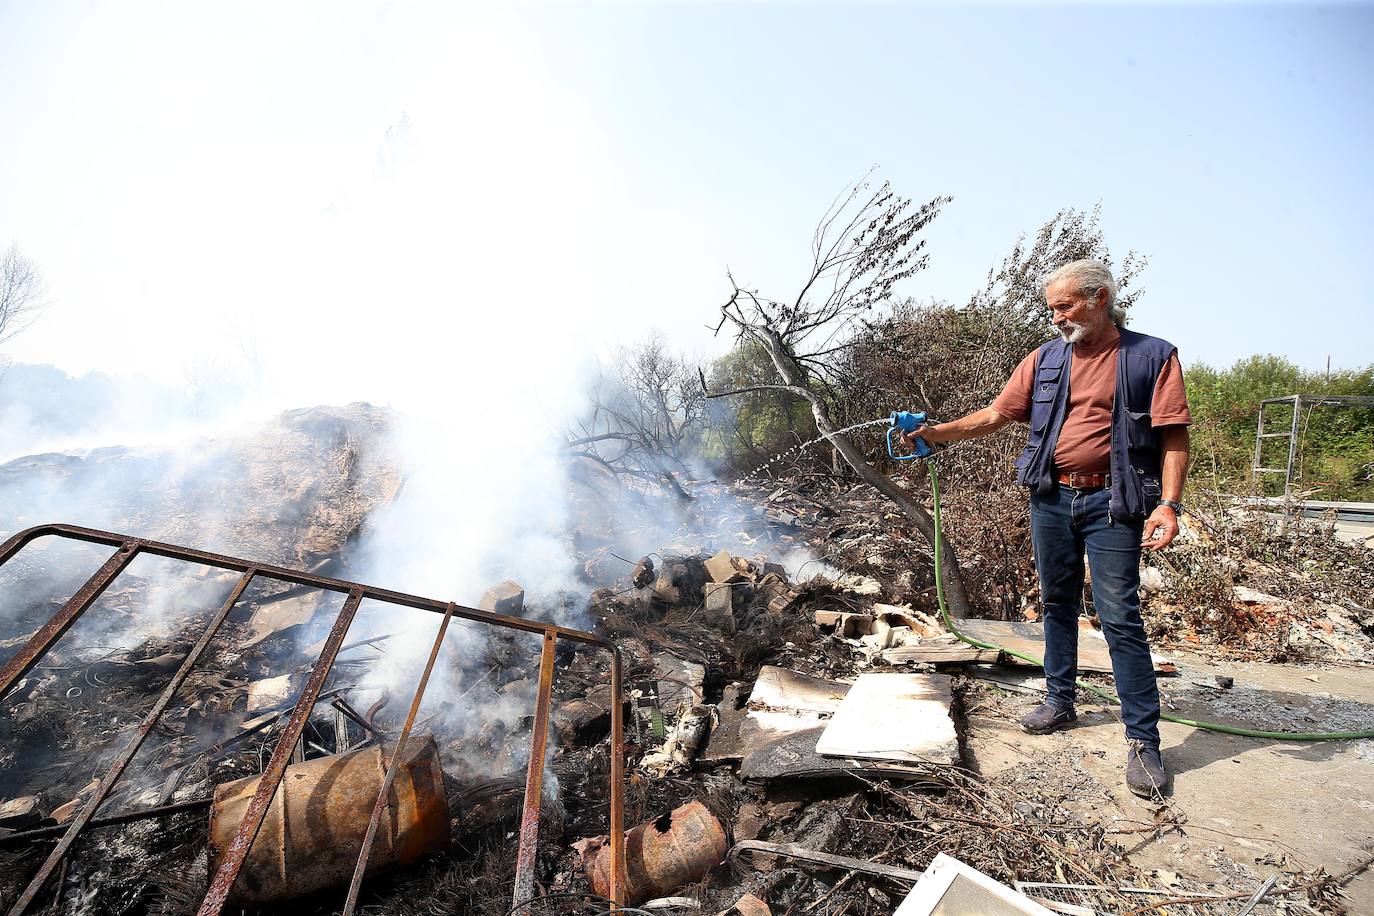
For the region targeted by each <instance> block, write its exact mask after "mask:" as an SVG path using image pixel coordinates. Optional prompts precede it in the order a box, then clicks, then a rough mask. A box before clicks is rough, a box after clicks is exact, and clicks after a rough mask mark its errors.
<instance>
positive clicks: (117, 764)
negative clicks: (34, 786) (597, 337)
mask: <svg viewBox="0 0 1374 916" xmlns="http://www.w3.org/2000/svg"><path fill="white" fill-rule="evenodd" d="M253 575H254V570H252V569H250V570H248V571H247V572H245V573H244V574H243V576H242V577H241V578H240V579H239V583H238V585H236V586H234V590H233V591H232V592H231V593H230V594H229V597H228V599H226V600H225V602H224V604H223V605H221V606H220V609H219V611H218V613H216V614H215V616H214V619H212V620H211V621H210V624H209V626H207V627H206V628H205V632H204V633H202V634H200V639H198V640H196V644H195V645H194V646H192V647H191V651H190V653H189V654H188V655H187V656H186V659H185V661H183V662H182V663H181V667H180V668H178V669H177V672H176V674H174V675H172V679H171V680H170V681H168V682H167V686H166V687H165V688H163V691H162V694H161V696H159V697H158V698H157V702H155V703H154V704H153V708H152V709H150V710H148V714H147V715H146V716H144V717H143V724H141V725H140V726H139V727H138V732H137V733H136V734H135V735H134V737H133V739H132V740H131V741H130V742H129V743H128V744H126V745H125V746H124V750H122V751H120V752H119V756H118V757H116V758H115V760H114V762H113V763H112V764H110V768H109V769H108V770H106V771H105V775H104V777H103V778H101V780H100V784H99V785H98V786H96V789H95V794H94V795H92V796H91V799H90V801H88V802H86V804H85V805H84V806H83V807H82V809H81V811H80V813H78V814H77V816H76V817H74V818H72V822H71V825H70V826H68V827H67V832H66V833H65V834H64V835H63V836H62V839H61V840H60V841H59V842H58V844H57V846H56V847H55V848H54V849H53V851H52V852H50V853H49V854H48V858H47V860H46V861H44V862H43V864H42V865H41V866H40V867H39V869H38V872H37V873H36V874H35V875H34V876H33V880H31V881H30V882H29V885H28V887H26V888H24V892H23V893H22V894H20V895H19V899H18V900H16V901H15V902H14V906H12V907H10V911H9V916H22V914H23V913H24V912H25V911H26V910H27V909H28V908H29V905H30V904H32V903H33V898H34V897H36V896H38V892H39V891H41V890H42V889H43V885H45V884H47V883H48V879H49V878H51V877H52V873H53V872H54V871H56V870H57V866H58V865H60V864H61V863H62V859H63V858H65V857H66V855H67V850H69V849H71V847H72V844H73V843H75V842H76V838H77V837H78V836H80V834H81V831H82V830H85V829H86V824H87V823H89V822H90V820H91V818H92V817H93V816H94V815H95V810H96V809H97V808H99V807H100V806H101V804H103V803H104V801H105V799H106V797H107V796H108V795H109V794H110V790H111V789H112V788H114V784H115V783H116V782H118V781H119V777H121V776H123V775H124V770H125V768H126V767H128V765H129V763H130V762H131V761H132V760H133V759H134V755H136V754H137V753H138V749H139V748H141V747H142V746H143V742H144V741H145V740H147V738H148V734H149V733H150V732H151V731H152V730H153V726H154V725H156V724H157V720H158V719H160V718H162V714H163V713H164V712H165V711H166V710H167V707H168V706H169V705H170V704H171V702H172V698H173V697H175V696H176V693H177V691H178V690H180V689H181V685H182V684H184V683H185V682H186V678H187V676H188V675H189V674H190V673H191V669H192V668H194V667H195V666H196V663H197V662H199V661H200V656H201V654H202V653H204V652H205V649H206V647H207V646H209V645H210V640H212V639H213V638H214V636H215V634H216V633H217V632H219V628H220V625H221V624H223V623H224V619H225V618H226V617H228V616H229V612H230V611H232V610H233V609H234V605H235V604H237V603H238V600H239V598H241V597H243V590H244V589H246V588H247V587H248V583H249V582H252V581H253Z"/></svg>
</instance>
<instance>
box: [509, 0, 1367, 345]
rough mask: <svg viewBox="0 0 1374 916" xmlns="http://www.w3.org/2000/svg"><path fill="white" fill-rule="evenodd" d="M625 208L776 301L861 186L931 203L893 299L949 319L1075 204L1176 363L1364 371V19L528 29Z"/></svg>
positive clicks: (1198, 14) (1286, 11)
mask: <svg viewBox="0 0 1374 916" xmlns="http://www.w3.org/2000/svg"><path fill="white" fill-rule="evenodd" d="M530 18H531V22H532V23H534V24H535V28H536V29H537V30H538V31H539V34H540V36H541V39H542V42H543V47H544V48H545V49H546V51H547V53H548V54H549V56H550V58H551V59H552V60H556V61H557V62H558V69H560V70H561V71H562V72H564V73H565V74H567V75H568V79H569V80H570V82H571V83H572V84H573V85H574V86H576V87H577V89H578V91H579V92H580V93H581V94H582V95H583V96H584V97H586V98H588V99H592V100H595V102H594V109H593V110H594V113H595V115H596V116H597V117H598V118H599V119H601V120H602V121H603V123H604V124H605V125H606V128H607V130H608V131H609V132H611V133H612V134H613V136H614V137H615V138H616V142H617V144H618V145H620V146H622V147H623V148H625V149H627V150H633V151H634V155H633V162H634V164H635V173H634V176H633V179H632V180H633V181H635V183H636V184H637V185H638V193H640V194H642V195H644V196H646V197H655V196H671V197H672V198H674V199H679V200H681V199H684V198H686V199H696V200H698V201H709V202H710V206H711V209H712V211H713V212H714V213H715V214H717V219H716V226H717V227H718V229H719V231H720V232H721V233H722V234H723V235H725V236H727V237H728V238H729V239H730V243H729V247H730V252H731V260H732V262H733V263H735V264H736V266H737V267H738V268H743V269H745V270H746V272H748V268H749V265H751V264H754V263H757V264H760V265H763V266H764V268H765V269H767V270H768V271H769V273H770V279H772V277H773V276H776V277H778V278H779V279H778V282H780V283H783V284H784V285H785V282H786V281H785V279H782V278H785V277H786V276H787V275H788V274H787V271H786V270H785V269H784V268H786V267H789V266H790V267H791V268H792V272H793V274H795V272H796V271H797V270H799V269H800V267H801V266H802V264H801V263H800V259H801V258H802V257H804V255H805V242H806V238H807V236H806V233H807V231H808V230H809V228H810V226H811V225H812V224H813V223H814V221H815V218H816V214H817V213H818V211H819V210H820V209H821V208H822V207H823V206H824V203H825V201H826V200H827V199H828V198H827V195H828V194H829V193H832V192H833V190H835V189H838V188H839V187H841V186H842V185H843V184H844V182H845V181H846V180H848V179H851V178H853V177H854V176H855V175H857V174H861V173H862V172H863V170H864V169H865V167H866V166H867V165H868V164H870V163H875V164H878V165H879V166H880V167H881V172H882V175H883V176H884V177H886V178H888V179H889V180H891V181H892V183H893V184H894V186H896V188H897V189H898V190H899V191H900V192H901V193H903V194H905V195H908V196H912V197H916V198H921V199H925V198H930V197H933V196H936V195H940V194H948V195H951V196H953V198H954V201H953V203H952V204H951V205H950V206H949V207H948V208H947V209H946V210H945V212H944V214H943V215H942V216H941V217H940V218H939V219H938V220H937V221H936V223H935V224H934V225H933V227H932V229H931V231H930V242H929V244H930V251H931V255H932V265H931V268H930V270H929V271H928V272H927V273H926V274H924V275H923V276H921V277H919V278H917V280H915V281H914V282H913V284H912V287H911V288H910V291H911V292H912V293H913V294H914V295H918V296H921V297H926V296H929V297H933V298H941V299H948V300H951V301H956V302H957V301H962V300H964V299H965V298H966V297H967V295H968V294H969V293H970V292H971V291H972V289H973V288H974V287H975V286H976V285H977V283H978V280H979V278H980V276H981V275H982V273H983V272H984V271H986V270H987V268H988V267H989V266H991V265H992V264H993V263H994V262H995V261H996V260H997V258H998V257H999V256H1000V255H1001V254H1003V253H1004V252H1005V251H1006V250H1007V249H1008V248H1009V246H1010V244H1011V242H1012V240H1013V239H1014V238H1015V237H1016V236H1017V235H1018V234H1020V233H1022V232H1026V231H1029V230H1033V229H1034V228H1036V227H1037V226H1039V225H1040V224H1041V223H1042V222H1043V221H1044V220H1045V219H1047V218H1048V217H1050V216H1051V215H1052V214H1053V213H1055V212H1056V211H1057V210H1058V209H1059V208H1061V207H1065V206H1072V207H1078V208H1083V209H1087V208H1091V207H1092V206H1093V205H1094V204H1096V203H1098V202H1100V203H1101V205H1102V212H1103V222H1104V225H1105V227H1106V229H1107V239H1108V243H1109V245H1111V247H1112V249H1113V251H1114V252H1115V253H1116V254H1117V256H1118V257H1120V256H1121V255H1122V254H1124V253H1125V251H1126V250H1128V249H1131V248H1134V249H1136V250H1138V251H1140V252H1142V253H1145V254H1147V255H1149V256H1150V258H1151V262H1152V263H1151V267H1150V269H1149V271H1148V272H1147V274H1146V275H1145V278H1144V284H1145V286H1146V287H1147V290H1148V292H1147V295H1146V297H1145V298H1144V299H1143V300H1142V302H1141V304H1140V307H1139V309H1138V315H1137V318H1136V324H1137V326H1138V327H1140V328H1141V329H1145V330H1149V331H1152V332H1155V333H1158V334H1160V335H1161V336H1168V337H1170V338H1171V339H1174V340H1175V341H1176V342H1177V343H1178V344H1179V345H1180V346H1181V347H1182V348H1183V350H1184V353H1185V356H1186V357H1192V358H1203V359H1207V360H1209V361H1213V362H1216V363H1229V362H1231V361H1233V360H1235V359H1237V358H1239V357H1242V356H1244V355H1247V354H1249V353H1252V352H1274V353H1281V354H1283V355H1286V356H1289V357H1290V358H1292V359H1294V360H1296V361H1298V362H1300V363H1302V364H1305V365H1309V366H1316V365H1321V364H1322V363H1324V361H1325V359H1326V357H1327V355H1330V356H1331V358H1332V361H1333V363H1334V364H1335V365H1338V366H1340V365H1345V366H1352V365H1363V364H1367V363H1369V362H1371V360H1372V356H1371V347H1370V342H1371V339H1372V338H1371V336H1370V334H1369V332H1368V327H1369V324H1370V321H1371V319H1374V301H1372V300H1371V294H1370V293H1369V291H1368V289H1367V287H1366V286H1365V285H1364V284H1362V283H1361V282H1360V278H1361V276H1362V275H1363V274H1364V272H1365V269H1366V268H1367V266H1368V265H1370V264H1371V263H1372V262H1374V180H1371V166H1374V11H1372V10H1371V7H1369V6H1350V7H1338V8H1320V7H1315V8H1314V7H1297V6H1272V5H1271V6H1260V7H1241V6H1233V5H1204V6H1156V7H1135V8H1131V7H1119V6H1114V7H1111V8H1094V7H1089V6H1085V5H1078V4H1075V5H1065V6H1056V7H1030V8H1015V9H1012V8H998V7H988V6H975V7H971V8H970V7H965V8H962V9H949V8H930V7H893V6H878V7H864V8H856V7H853V6H826V5H811V6H804V7H799V6H789V5H781V4H770V5H760V6H752V7H746V8H739V7H731V6H724V7H709V8H701V7H696V6H691V7H681V8H672V9H665V8H662V7H652V8H647V9H644V8H641V9H639V10H637V11H636V12H635V13H633V14H627V11H626V10H624V9H621V8H617V9H611V10H606V9H603V10H600V11H598V12H596V13H595V14H588V13H587V12H586V11H584V10H578V11H572V10H567V9H563V10H559V11H557V12H555V13H554V14H552V15H549V14H548V13H547V12H541V13H539V14H536V15H532V16H531V17H530Z"/></svg>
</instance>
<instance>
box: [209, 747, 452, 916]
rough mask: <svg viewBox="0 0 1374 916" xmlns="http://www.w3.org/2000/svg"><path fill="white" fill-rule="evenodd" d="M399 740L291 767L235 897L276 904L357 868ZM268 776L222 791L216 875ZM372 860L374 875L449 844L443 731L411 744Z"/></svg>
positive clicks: (215, 817) (214, 825)
mask: <svg viewBox="0 0 1374 916" xmlns="http://www.w3.org/2000/svg"><path fill="white" fill-rule="evenodd" d="M394 746H395V745H391V744H388V745H386V746H385V747H378V746H375V745H374V746H372V747H366V748H360V749H358V750H356V751H351V752H349V753H346V754H336V755H334V756H330V757H319V758H316V759H314V760H307V761H305V762H304V763H297V764H292V765H291V766H289V767H287V768H286V773H285V775H284V776H283V777H282V781H281V785H280V786H278V787H277V793H276V795H274V796H273V797H272V804H271V805H270V806H269V807H268V809H267V816H266V817H265V818H264V819H263V822H262V829H261V830H259V831H258V836H257V839H255V840H254V841H253V848H252V849H251V850H250V851H249V853H248V858H247V859H246V860H245V861H244V863H243V871H241V872H240V873H239V878H238V882H237V883H236V884H235V885H234V894H233V899H234V900H235V901H236V902H239V903H275V902H280V901H283V900H290V899H291V898H293V897H298V896H300V895H302V894H306V893H309V892H311V891H315V890H319V889H321V888H325V887H330V886H332V885H337V884H345V883H347V882H348V880H349V879H350V878H351V877H352V875H353V869H354V867H355V866H356V864H357V861H358V853H359V852H360V851H361V849H362V843H363V838H364V837H365V836H366V835H367V825H368V821H369V820H370V819H371V817H372V808H373V806H374V805H375V804H376V800H377V794H378V793H379V792H381V790H382V783H383V781H384V780H385V778H386V766H387V762H388V761H389V760H390V759H391V751H392V748H393V747H394ZM259 778H260V777H257V776H250V777H248V778H246V779H239V780H235V781H234V782H227V783H224V784H223V785H220V786H217V787H216V788H215V800H214V804H213V805H212V806H211V807H210V842H209V847H210V850H209V851H210V874H212V875H213V874H214V873H215V870H216V869H217V868H218V867H219V863H220V860H221V859H222V858H223V856H224V853H225V850H226V849H228V847H229V844H230V843H231V842H232V841H233V839H234V834H235V832H236V831H237V830H238V826H239V821H240V820H242V818H243V813H244V811H245V810H246V809H247V808H248V802H249V801H250V800H251V799H252V797H253V793H254V792H256V791H257V788H258V780H259ZM387 803H388V808H387V809H386V810H384V811H383V813H382V819H381V823H380V824H379V825H378V828H377V836H376V839H375V841H374V842H373V844H372V853H371V856H370V857H369V858H368V865H367V873H368V874H369V875H370V874H373V873H375V872H378V871H382V870H384V869H387V868H392V867H395V866H398V865H407V864H410V863H412V862H416V861H419V860H420V859H423V858H424V857H425V856H427V855H429V854H430V853H432V852H435V851H437V850H440V849H444V848H446V847H447V846H448V844H449V839H450V835H449V815H448V799H447V798H446V797H445V795H444V776H443V770H442V769H441V768H440V766H439V749H438V748H437V747H436V746H435V744H434V738H433V736H430V735H426V736H424V737H414V736H412V737H411V739H410V740H409V741H407V742H406V748H405V751H404V752H403V756H402V758H401V769H400V770H399V771H398V772H397V773H396V780H395V782H393V783H392V786H391V790H390V792H389V798H388V802H387Z"/></svg>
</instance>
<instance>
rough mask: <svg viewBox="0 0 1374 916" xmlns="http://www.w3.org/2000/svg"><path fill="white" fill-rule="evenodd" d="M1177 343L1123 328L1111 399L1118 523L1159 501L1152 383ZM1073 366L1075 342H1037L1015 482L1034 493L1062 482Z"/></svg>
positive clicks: (1144, 512) (1145, 512)
mask: <svg viewBox="0 0 1374 916" xmlns="http://www.w3.org/2000/svg"><path fill="white" fill-rule="evenodd" d="M1174 349H1175V348H1174V345H1173V344H1171V343H1169V342H1168V341H1166V340H1160V339H1159V338H1158V337H1149V336H1147V335H1145V334H1137V333H1135V332H1134V331H1128V330H1126V329H1125V328H1122V329H1121V348H1120V350H1119V351H1118V352H1117V358H1116V397H1115V398H1114V399H1113V402H1112V448H1111V473H1112V493H1111V510H1110V511H1111V517H1112V518H1114V519H1116V520H1118V521H1135V520H1139V519H1143V518H1145V517H1146V516H1148V515H1149V514H1150V513H1151V512H1153V511H1154V508H1155V506H1156V505H1158V504H1159V496H1160V454H1159V436H1158V435H1157V434H1156V433H1155V429H1154V426H1153V425H1151V416H1150V413H1151V409H1152V405H1153V401H1154V393H1155V382H1156V381H1157V380H1158V379H1159V372H1160V370H1161V369H1163V368H1164V364H1165V363H1166V362H1167V361H1168V359H1169V357H1170V356H1171V355H1173V353H1174ZM1072 368H1073V348H1072V347H1071V346H1070V345H1069V344H1067V343H1065V342H1064V341H1063V340H1062V339H1060V338H1056V339H1054V340H1051V341H1048V342H1046V343H1045V344H1043V345H1042V346H1041V347H1040V350H1039V355H1038V357H1037V358H1036V361H1035V377H1034V379H1033V381H1032V387H1031V412H1030V414H1031V415H1030V436H1029V437H1028V439H1027V441H1026V448H1025V451H1023V452H1022V453H1021V457H1020V458H1017V459H1016V469H1017V471H1016V482H1017V483H1020V484H1023V485H1024V486H1027V487H1030V489H1031V492H1032V493H1042V494H1043V493H1049V492H1051V491H1052V490H1053V489H1054V488H1055V487H1056V486H1058V483H1057V481H1056V471H1055V467H1054V446H1055V444H1056V443H1057V442H1058V441H1059V430H1060V428H1061V427H1062V426H1063V425H1064V416H1065V414H1067V413H1068V405H1069V375H1070V370H1071V369H1072Z"/></svg>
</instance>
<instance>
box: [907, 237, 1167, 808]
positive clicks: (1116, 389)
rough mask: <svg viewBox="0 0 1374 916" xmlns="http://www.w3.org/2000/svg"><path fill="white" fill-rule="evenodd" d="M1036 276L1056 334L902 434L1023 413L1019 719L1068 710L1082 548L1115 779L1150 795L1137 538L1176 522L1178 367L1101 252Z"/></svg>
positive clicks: (1151, 685)
mask: <svg viewBox="0 0 1374 916" xmlns="http://www.w3.org/2000/svg"><path fill="white" fill-rule="evenodd" d="M1044 290H1045V300H1046V302H1047V303H1048V305H1049V308H1050V315H1051V319H1052V320H1053V322H1054V326H1055V329H1056V330H1058V331H1059V334H1060V339H1057V340H1050V341H1049V342H1047V343H1045V344H1044V345H1043V346H1041V347H1040V348H1039V349H1038V350H1036V351H1035V352H1033V353H1031V354H1030V355H1028V356H1027V357H1026V358H1025V359H1024V360H1022V361H1021V364H1020V365H1019V366H1017V367H1016V371H1015V372H1014V373H1012V376H1011V380H1010V381H1008V382H1007V385H1006V387H1005V388H1004V389H1003V390H1002V393H1001V394H1000V395H998V396H997V398H996V400H994V401H993V402H992V404H991V406H989V407H985V408H983V409H982V410H978V411H974V412H973V413H971V414H969V415H968V416H965V417H961V418H960V419H958V420H954V421H952V422H948V423H941V424H939V425H935V426H931V425H927V426H922V427H921V428H919V429H917V430H916V431H914V432H913V433H911V434H910V436H909V437H908V440H911V439H915V438H921V439H924V440H926V441H927V442H930V443H940V442H957V441H959V440H961V439H970V438H974V437H976V436H986V435H988V434H990V433H993V432H996V431H997V430H999V429H1001V428H1002V427H1003V426H1006V425H1007V424H1008V423H1010V422H1012V421H1013V420H1015V421H1019V422H1023V423H1029V425H1030V434H1029V438H1028V440H1027V443H1026V448H1025V450H1024V452H1022V454H1021V457H1020V458H1018V459H1017V460H1016V468H1017V482H1018V483H1021V484H1024V485H1025V486H1027V487H1029V488H1030V512H1031V541H1032V544H1033V546H1034V550H1035V565H1036V567H1037V569H1038V571H1039V574H1040V596H1041V601H1042V604H1043V614H1044V620H1045V677H1046V681H1047V682H1048V685H1049V695H1048V697H1047V698H1046V701H1045V702H1044V703H1043V704H1041V705H1040V706H1039V707H1037V708H1036V709H1035V710H1033V711H1032V712H1030V713H1028V714H1027V715H1026V716H1025V717H1024V718H1023V719H1022V720H1021V727H1022V728H1024V729H1025V730H1026V731H1028V732H1031V733H1034V734H1046V733H1049V732H1052V731H1055V730H1056V729H1059V728H1063V727H1065V726H1068V725H1069V724H1071V723H1072V722H1073V721H1074V720H1075V719H1076V718H1077V716H1076V715H1075V713H1074V676H1075V671H1076V669H1077V659H1078V613H1079V607H1080V604H1081V599H1082V595H1083V554H1084V552H1085V551H1086V552H1087V556H1088V563H1089V565H1090V566H1091V568H1092V593H1093V606H1094V608H1095V609H1096V611H1097V616H1098V619H1099V620H1100V621H1101V623H1102V631H1103V634H1104V635H1105V636H1106V638H1107V646H1108V649H1109V650H1110V651H1111V657H1112V673H1113V675H1114V677H1115V679H1116V689H1117V693H1118V694H1119V695H1120V697H1121V718H1122V721H1123V722H1124V724H1125V726H1126V738H1127V746H1128V750H1127V764H1126V785H1127V786H1128V787H1129V788H1130V790H1131V791H1132V792H1134V793H1135V794H1136V795H1140V796H1143V797H1150V796H1152V795H1153V794H1155V793H1156V792H1160V791H1162V790H1163V789H1164V788H1165V784H1166V782H1167V780H1168V776H1167V773H1166V771H1165V768H1164V761H1163V758H1162V757H1161V756H1160V753H1159V690H1158V688H1157V686H1156V685H1155V675H1154V666H1153V664H1152V662H1151V659H1150V649H1149V645H1148V644H1147V643H1146V640H1145V626H1144V623H1143V622H1142V620H1141V617H1140V597H1139V586H1140V552H1141V548H1146V549H1149V550H1160V549H1163V548H1164V547H1167V546H1168V545H1169V543H1170V542H1171V541H1173V539H1174V537H1175V536H1176V535H1177V534H1178V512H1179V511H1180V510H1181V509H1182V506H1180V505H1179V498H1180V497H1181V496H1182V494H1183V481H1184V477H1185V476H1186V474H1187V470H1188V424H1189V423H1190V422H1192V417H1191V416H1190V414H1189V411H1188V401H1187V397H1186V395H1185V393H1184V389H1183V370H1182V368H1181V367H1180V366H1179V362H1178V351H1177V350H1176V349H1175V348H1174V346H1173V345H1172V344H1169V343H1167V342H1165V341H1163V340H1160V339H1159V338H1156V337H1147V336H1146V335H1144V334H1137V333H1135V332H1133V331H1129V330H1126V329H1125V327H1123V324H1124V318H1125V311H1124V309H1121V308H1119V307H1118V306H1117V304H1116V282H1115V280H1113V279H1112V274H1111V271H1110V270H1109V269H1108V268H1107V266H1106V265H1105V264H1103V263H1101V262H1099V261H1090V260H1083V261H1074V262H1073V263H1071V264H1066V265H1065V266H1063V267H1061V268H1059V269H1058V270H1056V271H1054V272H1053V273H1051V274H1050V275H1049V276H1048V277H1046V278H1045V280H1044ZM908 444H910V441H908Z"/></svg>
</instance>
